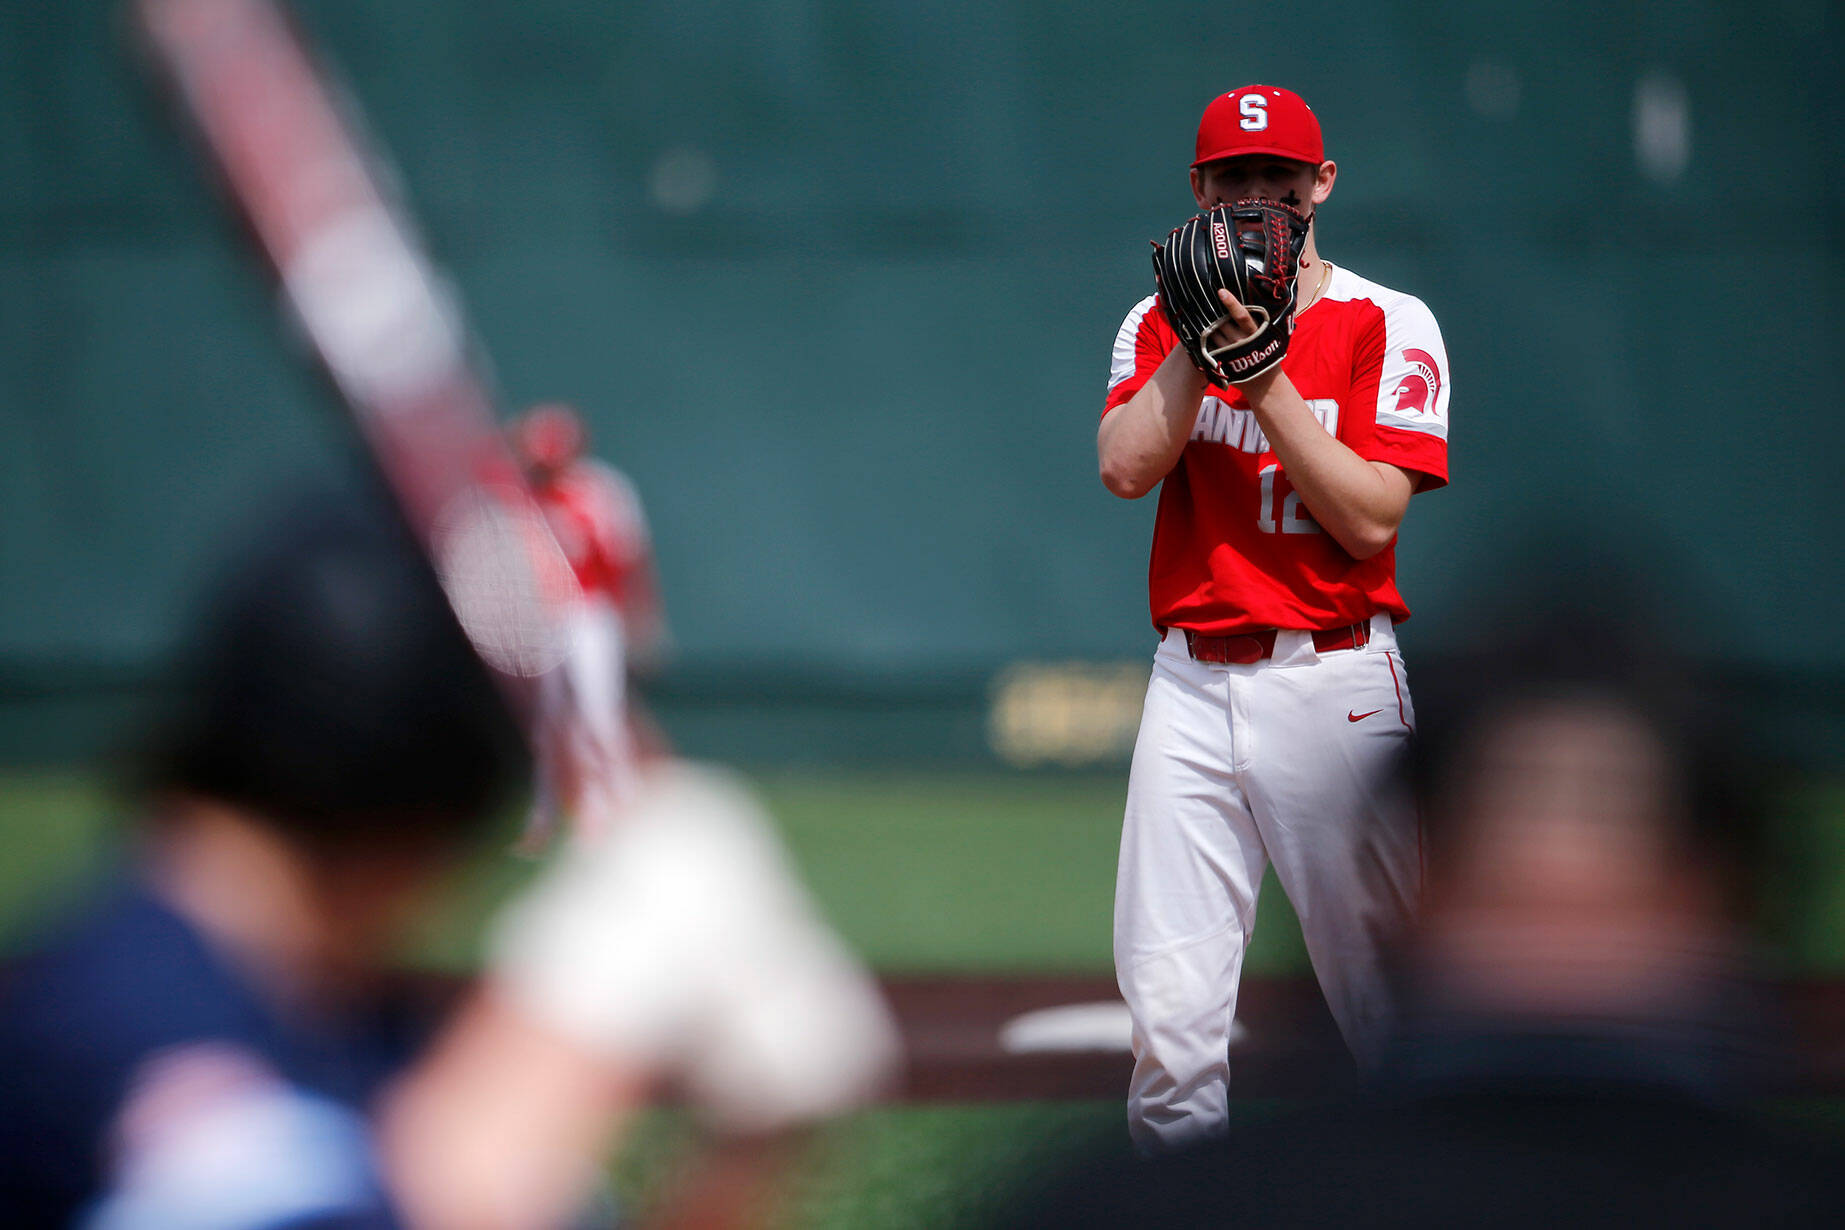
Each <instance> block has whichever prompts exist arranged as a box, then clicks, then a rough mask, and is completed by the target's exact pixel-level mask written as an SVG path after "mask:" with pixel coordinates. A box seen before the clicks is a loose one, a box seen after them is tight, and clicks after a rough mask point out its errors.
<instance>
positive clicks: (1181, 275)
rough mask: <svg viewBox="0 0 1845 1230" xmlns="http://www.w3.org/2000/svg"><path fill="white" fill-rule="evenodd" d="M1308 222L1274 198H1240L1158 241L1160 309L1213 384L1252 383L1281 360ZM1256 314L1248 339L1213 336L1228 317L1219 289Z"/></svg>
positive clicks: (1290, 330) (1155, 256)
mask: <svg viewBox="0 0 1845 1230" xmlns="http://www.w3.org/2000/svg"><path fill="white" fill-rule="evenodd" d="M1306 243H1307V218H1306V217H1305V216H1304V215H1303V214H1302V213H1301V212H1300V211H1299V210H1297V209H1293V208H1290V207H1289V206H1287V205H1282V204H1278V203H1276V202H1274V201H1255V200H1250V201H1237V202H1235V203H1234V204H1230V205H1218V206H1214V207H1213V208H1211V209H1207V210H1205V211H1204V212H1203V213H1201V214H1199V215H1198V216H1197V217H1195V218H1191V219H1188V220H1187V221H1186V222H1184V223H1182V224H1180V225H1179V226H1177V227H1174V228H1173V231H1172V234H1170V235H1168V236H1167V237H1166V242H1165V243H1164V244H1160V243H1155V244H1154V245H1153V246H1154V253H1153V276H1154V278H1155V279H1156V280H1157V281H1158V282H1159V290H1160V307H1161V309H1162V310H1163V311H1164V312H1165V313H1166V319H1167V321H1168V322H1169V323H1170V324H1171V325H1172V327H1173V330H1174V332H1176V333H1177V334H1178V335H1179V340H1180V341H1181V342H1182V343H1184V345H1185V353H1186V354H1188V355H1190V356H1191V360H1192V362H1193V363H1194V364H1196V365H1197V368H1198V370H1199V371H1201V372H1203V373H1204V374H1205V375H1206V376H1207V377H1209V378H1210V380H1211V382H1212V383H1213V384H1218V385H1232V384H1238V383H1241V382H1242V381H1245V380H1249V379H1252V378H1254V377H1256V376H1259V375H1261V374H1262V373H1263V372H1266V371H1268V370H1269V369H1270V368H1272V367H1274V366H1275V365H1276V364H1277V363H1279V362H1281V356H1282V355H1284V354H1286V353H1287V352H1288V338H1289V336H1290V335H1291V334H1292V333H1293V330H1294V297H1295V279H1296V277H1297V275H1298V274H1299V273H1300V253H1301V249H1302V248H1303V247H1304V246H1305V245H1306ZM1219 287H1222V288H1223V289H1225V290H1227V291H1229V292H1230V293H1231V294H1233V295H1235V296H1236V298H1237V302H1239V303H1241V304H1242V305H1243V306H1244V307H1246V308H1248V309H1249V314H1250V316H1251V317H1253V318H1254V319H1255V322H1256V331H1255V332H1254V333H1253V334H1251V335H1250V336H1248V337H1246V338H1243V339H1242V340H1241V341H1236V342H1227V341H1225V340H1224V339H1223V338H1222V336H1221V335H1220V336H1218V337H1215V338H1213V337H1211V333H1212V331H1213V330H1215V329H1216V328H1217V327H1218V326H1219V325H1221V324H1223V323H1224V322H1225V321H1226V320H1228V319H1229V316H1230V314H1229V312H1228V311H1227V310H1225V308H1224V305H1223V302H1222V301H1221V300H1219V299H1218V297H1217V291H1218V288H1219Z"/></svg>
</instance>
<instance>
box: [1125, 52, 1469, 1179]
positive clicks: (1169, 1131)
mask: <svg viewBox="0 0 1845 1230" xmlns="http://www.w3.org/2000/svg"><path fill="white" fill-rule="evenodd" d="M1195 153H1196V157H1195V158H1194V160H1193V162H1192V167H1191V187H1192V195H1193V198H1194V199H1195V202H1196V204H1197V207H1198V209H1199V211H1200V212H1199V214H1198V215H1197V216H1196V217H1194V218H1192V219H1190V220H1188V221H1187V222H1186V223H1184V224H1182V225H1181V226H1179V227H1177V228H1175V229H1174V230H1173V232H1172V234H1171V235H1170V236H1168V237H1167V238H1166V240H1165V241H1164V242H1163V243H1156V244H1155V251H1154V253H1153V265H1154V273H1155V284H1156V287H1157V292H1158V293H1157V294H1155V295H1150V296H1148V297H1147V298H1145V299H1143V300H1142V301H1141V302H1140V303H1138V304H1136V305H1135V306H1134V308H1133V310H1132V311H1130V312H1129V313H1128V315H1127V319H1126V320H1125V321H1124V322H1123V323H1122V325H1121V329H1120V332H1119V333H1118V335H1117V336H1116V338H1115V344H1114V353H1113V357H1112V363H1111V365H1110V371H1109V378H1108V393H1107V399H1106V401H1105V403H1104V406H1103V417H1102V423H1101V427H1100V429H1099V431H1098V434H1097V451H1098V454H1099V458H1100V464H1101V475H1102V481H1103V483H1104V485H1106V486H1107V487H1108V489H1109V490H1110V491H1111V492H1113V493H1114V494H1116V495H1118V496H1121V497H1122V498H1124V499H1138V498H1139V497H1141V496H1143V495H1145V494H1146V493H1147V492H1149V491H1151V490H1152V489H1153V488H1154V487H1156V486H1158V487H1160V489H1161V490H1160V498H1159V509H1158V514H1157V518H1156V521H1155V528H1154V534H1153V553H1152V562H1151V565H1150V567H1149V570H1148V583H1149V591H1150V595H1149V596H1150V600H1151V613H1152V618H1153V624H1154V626H1155V627H1156V628H1157V629H1158V630H1159V633H1160V638H1161V639H1160V645H1159V650H1158V652H1157V653H1156V655H1155V657H1154V662H1153V672H1152V677H1151V680H1150V682H1149V684H1148V688H1147V698H1146V704H1145V708H1144V710H1143V713H1142V718H1141V727H1140V735H1139V739H1138V741H1137V743H1136V745H1135V749H1134V760H1133V768H1132V771H1131V776H1130V778H1129V782H1128V797H1127V811H1126V817H1125V822H1124V824H1123V829H1122V838H1121V861H1120V867H1119V873H1118V878H1117V882H1116V896H1115V965H1116V972H1117V976H1118V978H1119V981H1120V984H1121V992H1122V995H1123V996H1124V997H1125V998H1126V1000H1127V1003H1128V1006H1129V1008H1130V1009H1131V1010H1132V1013H1133V1017H1134V1059H1135V1063H1134V1075H1133V1080H1132V1085H1131V1088H1130V1091H1129V1096H1128V1121H1129V1127H1130V1130H1131V1132H1132V1135H1133V1137H1134V1140H1135V1143H1136V1145H1137V1147H1139V1148H1140V1149H1141V1150H1142V1151H1144V1152H1157V1151H1163V1150H1166V1149H1170V1148H1175V1147H1179V1146H1183V1145H1185V1144H1188V1143H1190V1142H1192V1141H1193V1140H1196V1139H1198V1138H1200V1137H1203V1136H1208V1135H1211V1134H1213V1133H1214V1131H1216V1130H1217V1129H1219V1128H1221V1127H1222V1126H1223V1124H1224V1122H1225V1117H1226V1103H1227V1097H1228V1088H1229V1060H1228V1047H1229V1039H1230V1025H1231V1020H1232V1018H1233V1017H1234V1015H1235V1012H1236V995H1237V983H1238V979H1239V978H1240V976H1241V973H1242V966H1243V956H1244V953H1245V951H1246V950H1247V949H1248V946H1249V940H1250V936H1251V934H1252V927H1253V925H1254V922H1255V911H1256V895H1257V892H1258V890H1259V889H1260V886H1261V883H1262V877H1263V873H1264V871H1265V870H1266V869H1267V867H1268V866H1269V864H1270V863H1273V865H1274V867H1275V872H1276V876H1277V878H1278V879H1279V880H1280V882H1281V885H1282V888H1283V889H1284V890H1285V891H1286V892H1287V894H1288V898H1289V900H1290V901H1292V902H1293V904H1294V908H1295V912H1296V913H1297V914H1298V915H1299V916H1300V922H1301V929H1302V932H1303V934H1304V936H1305V939H1306V944H1307V950H1308V953H1309V955H1310V956H1311V957H1312V960H1313V968H1314V972H1315V973H1316V975H1317V976H1318V978H1319V981H1320V986H1321V988H1322V989H1323V990H1324V991H1325V994H1326V999H1327V1002H1328V1004H1329V1006H1330V1007H1331V1009H1332V1014H1333V1016H1334V1018H1335V1019H1336V1020H1337V1021H1338V1023H1339V1027H1340V1029H1341V1031H1342V1032H1343V1034H1344V1036H1345V1039H1346V1042H1347V1044H1348V1045H1349V1046H1350V1047H1351V1048H1352V1049H1353V1051H1354V1052H1355V1053H1356V1054H1357V1055H1358V1057H1359V1059H1360V1061H1361V1062H1362V1061H1363V1060H1364V1059H1365V1058H1366V1057H1367V1055H1368V1052H1369V1050H1370V1048H1371V1047H1372V1046H1373V1045H1374V1043H1375V1042H1376V1040H1377V1039H1378V1036H1379V1033H1380V1032H1381V1029H1382V1026H1383V1025H1384V1023H1385V1021H1386V1018H1387V1016H1388V1003H1387V998H1386V993H1385V987H1384V984H1383V980H1382V978H1381V975H1380V964H1381V957H1382V952H1383V947H1384V945H1385V944H1386V943H1387V942H1388V939H1389V937H1390V936H1391V934H1392V933H1393V932H1394V931H1395V930H1396V929H1397V928H1398V927H1399V926H1400V925H1401V924H1402V923H1403V922H1404V920H1405V919H1406V917H1407V916H1408V914H1409V911H1410V909H1411V907H1412V904H1413V902H1414V900H1415V898H1416V894H1417V892H1418V891H1419V886H1420V885H1419V881H1420V870H1421V868H1420V862H1421V854H1420V847H1419V837H1418V828H1417V822H1416V814H1415V810H1414V807H1413V806H1412V805H1411V804H1410V803H1409V802H1408V801H1407V799H1406V798H1405V797H1404V796H1403V795H1402V794H1400V793H1399V792H1398V791H1397V790H1396V789H1394V788H1393V782H1394V774H1393V772H1392V768H1393V765H1394V763H1395V761H1396V759H1397V758H1398V757H1399V756H1400V755H1401V754H1402V753H1403V752H1404V751H1405V749H1406V747H1407V745H1408V742H1409V739H1410V737H1411V732H1412V730H1413V729H1414V725H1415V710H1414V708H1413V707H1412V705H1411V703H1410V697H1409V689H1408V680H1407V678H1406V676H1405V673H1404V668H1403V661H1402V658H1401V656H1400V654H1399V653H1398V650H1397V642H1396V635H1395V632H1394V627H1395V625H1396V624H1397V623H1399V622H1401V621H1402V620H1404V619H1407V618H1408V617H1409V608H1408V607H1407V606H1406V605H1405V604H1404V601H1403V598H1402V595H1401V594H1400V593H1399V592H1398V590H1397V583H1396V555H1395V544H1396V538H1397V530H1398V527H1399V526H1400V525H1401V524H1402V521H1403V516H1404V513H1405V512H1406V511H1407V509H1408V507H1409V499H1410V496H1411V495H1413V494H1414V493H1415V492H1417V491H1426V490H1431V489H1433V488H1436V487H1440V486H1442V485H1444V484H1445V483H1446V482H1447V479H1448V448H1447V436H1448V398H1449V380H1448V360H1447V354H1446V351H1445V350H1444V348H1443V346H1442V340H1441V333H1440V331H1439V330H1438V329H1437V327H1436V324H1435V319H1434V317H1433V316H1432V315H1431V314H1430V312H1429V310H1428V308H1426V307H1424V306H1423V304H1422V303H1421V302H1420V301H1419V300H1417V299H1415V298H1414V297H1412V296H1410V295H1406V294H1403V293H1401V292H1399V291H1395V290H1390V289H1388V288H1386V287H1383V286H1379V285H1378V284H1377V283H1375V282H1371V281H1368V280H1366V279H1365V278H1362V277H1360V276H1359V275H1358V274H1356V273H1354V272H1352V271H1351V270H1349V269H1345V268H1343V267H1334V266H1333V265H1332V264H1331V263H1330V262H1328V261H1326V260H1325V259H1323V258H1322V257H1321V256H1320V253H1319V249H1318V245H1317V244H1316V242H1315V228H1314V222H1315V218H1316V217H1317V214H1318V210H1319V207H1320V206H1322V205H1323V204H1325V203H1326V201H1327V200H1328V199H1329V198H1330V197H1331V196H1332V191H1333V185H1334V182H1335V180H1336V178H1337V175H1338V167H1337V164H1335V163H1333V162H1331V161H1329V160H1328V159H1327V158H1326V155H1325V149H1324V145H1323V142H1322V137H1321V132H1320V124H1319V120H1318V119H1317V118H1316V117H1315V115H1314V113H1313V111H1312V110H1311V109H1310V108H1309V107H1308V106H1307V104H1306V103H1305V102H1304V101H1302V100H1301V98H1300V97H1299V96H1297V95H1295V94H1293V93H1291V92H1289V91H1287V90H1283V89H1276V88H1274V87H1271V86H1263V85H1251V86H1245V87H1243V88H1241V89H1236V90H1232V91H1230V92H1229V93H1227V94H1223V95H1221V96H1219V97H1218V98H1216V99H1214V100H1213V101H1212V102H1211V103H1210V105H1209V106H1208V107H1206V109H1205V112H1204V116H1203V118H1202V120H1201V121H1200V123H1199V126H1198V136H1197V146H1196V151H1195Z"/></svg>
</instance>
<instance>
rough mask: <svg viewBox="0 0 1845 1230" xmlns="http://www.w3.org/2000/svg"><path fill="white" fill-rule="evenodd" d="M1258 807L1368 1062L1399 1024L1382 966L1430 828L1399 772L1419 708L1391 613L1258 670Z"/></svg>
mask: <svg viewBox="0 0 1845 1230" xmlns="http://www.w3.org/2000/svg"><path fill="white" fill-rule="evenodd" d="M1251 683H1252V685H1253V689H1254V690H1253V693H1252V696H1251V710H1252V713H1254V714H1257V715H1259V717H1257V718H1256V720H1254V721H1253V722H1252V726H1253V727H1254V729H1253V731H1252V738H1251V743H1252V746H1251V747H1250V755H1249V772H1248V774H1247V776H1246V778H1245V785H1246V787H1247V790H1248V797H1249V802H1250V806H1251V807H1252V809H1253V811H1254V814H1255V818H1256V824H1257V826H1258V828H1259V830H1260V832H1261V834H1262V842H1263V847H1264V848H1265V849H1266V850H1267V852H1268V856H1269V858H1270V859H1271V860H1272V861H1273V862H1274V864H1275V877H1276V879H1277V880H1279V881H1280V883H1281V886H1282V889H1283V890H1284V891H1285V892H1286V893H1287V894H1288V900H1289V901H1290V902H1291V903H1292V904H1293V906H1294V912H1295V914H1296V915H1297V916H1298V917H1299V918H1300V925H1301V935H1302V938H1303V939H1304V940H1305V941H1306V946H1307V953H1308V956H1309V957H1310V958H1311V959H1312V961H1313V970H1314V973H1315V975H1316V976H1317V977H1318V978H1319V982H1320V988H1321V990H1322V991H1323V992H1324V993H1325V996H1326V1002H1327V1006H1328V1007H1329V1008H1330V1009H1331V1010H1332V1015H1333V1019H1334V1020H1335V1021H1337V1022H1338V1024H1339V1029H1340V1032H1341V1033H1342V1034H1343V1035H1344V1037H1345V1041H1346V1045H1347V1046H1349V1047H1350V1048H1351V1049H1352V1053H1353V1054H1354V1055H1355V1056H1356V1057H1357V1058H1358V1060H1359V1062H1360V1063H1361V1064H1369V1062H1371V1061H1372V1060H1373V1059H1374V1058H1375V1057H1376V1050H1377V1047H1378V1045H1379V1044H1380V1043H1381V1041H1382V1035H1383V1034H1384V1033H1385V1031H1386V1030H1387V1028H1388V1025H1389V1019H1390V1009H1391V1004H1390V997H1389V988H1388V986H1387V984H1386V981H1385V978H1384V964H1385V960H1386V959H1387V957H1388V954H1389V950H1390V946H1391V944H1392V942H1393V940H1394V939H1395V937H1396V936H1397V935H1398V934H1399V933H1400V932H1401V929H1402V928H1403V926H1404V925H1405V924H1406V923H1407V922H1408V920H1409V918H1410V915H1411V912H1412V910H1413V908H1414V906H1415V902H1416V898H1417V895H1418V894H1419V893H1420V891H1421V878H1422V877H1421V864H1422V850H1421V834H1420V826H1419V823H1418V815H1417V811H1416V807H1415V803H1414V801H1413V798H1412V797H1411V795H1410V792H1409V791H1408V789H1407V788H1406V786H1405V784H1404V782H1403V781H1402V779H1401V777H1400V774H1399V772H1398V770H1399V769H1400V767H1401V759H1400V758H1401V757H1403V756H1404V755H1406V754H1407V752H1408V750H1409V741H1410V738H1411V731H1412V729H1413V727H1414V724H1415V711H1414V709H1413V708H1412V707H1411V706H1410V701H1409V688H1408V680H1407V677H1406V676H1405V674H1404V672H1403V665H1402V659H1401V657H1400V655H1399V654H1398V652H1397V649H1396V638H1395V636H1394V634H1393V633H1391V632H1390V631H1389V628H1388V622H1387V620H1386V621H1385V622H1384V623H1383V624H1382V625H1381V630H1379V631H1374V633H1373V639H1372V641H1371V643H1370V644H1369V645H1368V646H1367V647H1365V648H1363V649H1353V650H1340V651H1335V652H1332V653H1328V654H1324V655H1317V654H1315V653H1314V651H1313V649H1312V648H1311V646H1310V645H1309V646H1308V647H1307V648H1306V649H1305V652H1304V654H1302V655H1299V657H1298V664H1294V663H1293V662H1291V661H1290V660H1288V659H1284V658H1282V657H1281V655H1280V654H1279V653H1278V654H1277V661H1275V662H1273V663H1266V664H1264V665H1263V667H1262V668H1261V669H1260V670H1258V671H1257V672H1256V673H1255V674H1254V675H1253V676H1252V677H1251Z"/></svg>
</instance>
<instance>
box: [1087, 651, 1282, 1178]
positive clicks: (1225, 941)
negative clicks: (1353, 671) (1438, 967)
mask: <svg viewBox="0 0 1845 1230" xmlns="http://www.w3.org/2000/svg"><path fill="white" fill-rule="evenodd" d="M1228 687H1229V678H1228V674H1227V672H1226V671H1225V670H1224V669H1223V668H1221V667H1213V666H1210V665H1202V664H1199V663H1196V662H1193V661H1191V660H1190V659H1189V658H1188V657H1186V656H1185V654H1184V652H1183V649H1182V647H1181V648H1180V649H1179V650H1178V651H1176V652H1175V651H1174V649H1173V648H1172V646H1171V644H1170V643H1169V644H1168V645H1166V646H1162V648H1161V650H1160V653H1159V654H1158V655H1157V656H1156V657H1155V659H1154V665H1153V675H1152V678H1151V680H1150V681H1149V683H1148V685H1147V699H1146V705H1145V708H1144V709H1143V711H1142V715H1141V723H1140V735H1139V738H1138V740H1137V741H1136V743H1135V747H1134V762H1133V768H1132V771H1131V773H1130V776H1129V779H1128V794H1127V809H1126V816H1125V819H1124V822H1123V826H1122V833H1121V862H1120V868H1119V872H1118V874H1117V878H1116V886H1115V970H1116V976H1117V978H1118V980H1119V983H1120V986H1121V994H1122V997H1123V998H1124V999H1125V1000H1126V1001H1127V1005H1128V1008H1129V1010H1130V1012H1131V1013H1132V1016H1133V1020H1134V1032H1133V1046H1134V1075H1133V1079H1132V1083H1131V1085H1130V1089H1129V1094H1128V1128H1129V1132H1130V1134H1131V1135H1132V1137H1133V1139H1134V1142H1135V1145H1136V1147H1137V1148H1139V1149H1140V1150H1141V1151H1142V1152H1146V1153H1152V1152H1162V1151H1165V1150H1169V1149H1174V1148H1178V1147H1181V1146H1183V1145H1186V1144H1188V1143H1190V1142H1192V1141H1195V1140H1198V1139H1200V1138H1203V1137H1206V1136H1209V1135H1212V1134H1214V1133H1216V1132H1220V1131H1222V1130H1223V1129H1224V1127H1225V1125H1226V1122H1227V1118H1228V1101H1229V1079H1230V1065H1229V1046H1230V1026H1231V1021H1232V1019H1233V1017H1234V1016H1235V1012H1236V992H1237V982H1238V979H1239V978H1240V977H1241V975H1242V968H1243V954H1244V952H1245V951H1246V950H1247V948H1248V946H1249V938H1250V935H1251V928H1252V926H1253V924H1254V921H1255V910H1256V894H1257V892H1258V891H1259V890H1260V888H1261V884H1262V874H1263V871H1264V870H1265V869H1266V867H1267V860H1266V858H1265V856H1264V854H1263V851H1262V843H1261V840H1260V838H1259V836H1258V835H1257V831H1256V827H1255V823H1254V820H1253V818H1252V816H1251V814H1250V811H1249V808H1248V805H1247V804H1246V802H1245V801H1244V798H1243V793H1242V790H1241V788H1240V786H1239V785H1238V783H1237V780H1236V770H1235V763H1234V762H1235V760H1236V756H1237V740H1238V735H1237V732H1236V730H1235V729H1233V725H1232V718H1231V708H1230V704H1229V692H1228Z"/></svg>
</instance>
